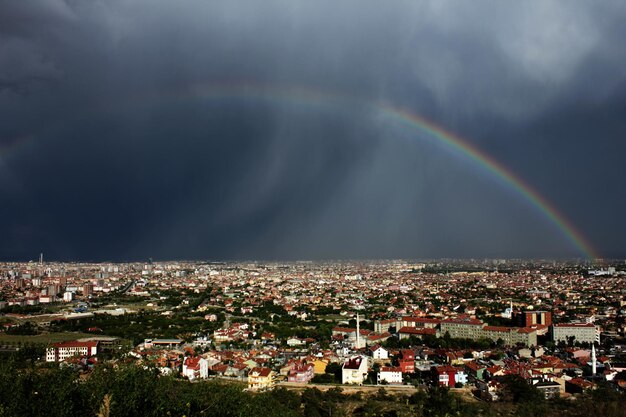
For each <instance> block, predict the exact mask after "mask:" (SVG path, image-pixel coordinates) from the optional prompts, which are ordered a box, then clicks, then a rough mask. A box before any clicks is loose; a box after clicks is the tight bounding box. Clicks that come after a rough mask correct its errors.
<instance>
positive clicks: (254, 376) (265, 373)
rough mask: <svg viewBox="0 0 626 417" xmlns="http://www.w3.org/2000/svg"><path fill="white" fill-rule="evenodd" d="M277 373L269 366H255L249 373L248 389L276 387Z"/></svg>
mask: <svg viewBox="0 0 626 417" xmlns="http://www.w3.org/2000/svg"><path fill="white" fill-rule="evenodd" d="M275 376H276V373H275V372H274V371H272V370H271V369H269V368H254V369H252V370H250V372H249V373H248V389H250V390H254V391H258V390H267V389H272V388H273V387H274V379H275Z"/></svg>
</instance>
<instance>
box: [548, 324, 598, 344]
mask: <svg viewBox="0 0 626 417" xmlns="http://www.w3.org/2000/svg"><path fill="white" fill-rule="evenodd" d="M572 337H573V338H574V339H573V340H574V342H581V343H582V342H587V343H594V342H595V343H600V332H599V331H598V329H597V327H596V326H595V325H594V324H592V323H560V324H554V325H553V326H552V340H554V341H555V342H560V341H564V342H567V341H568V339H571V338H572Z"/></svg>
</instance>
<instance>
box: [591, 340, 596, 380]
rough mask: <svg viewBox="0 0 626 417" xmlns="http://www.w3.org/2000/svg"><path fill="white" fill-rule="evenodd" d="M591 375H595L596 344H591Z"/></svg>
mask: <svg viewBox="0 0 626 417" xmlns="http://www.w3.org/2000/svg"><path fill="white" fill-rule="evenodd" d="M591 376H592V377H594V376H596V345H595V343H594V344H593V345H591Z"/></svg>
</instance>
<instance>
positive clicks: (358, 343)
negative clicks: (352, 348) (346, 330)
mask: <svg viewBox="0 0 626 417" xmlns="http://www.w3.org/2000/svg"><path fill="white" fill-rule="evenodd" d="M356 348H357V349H360V348H361V325H360V324H359V313H356Z"/></svg>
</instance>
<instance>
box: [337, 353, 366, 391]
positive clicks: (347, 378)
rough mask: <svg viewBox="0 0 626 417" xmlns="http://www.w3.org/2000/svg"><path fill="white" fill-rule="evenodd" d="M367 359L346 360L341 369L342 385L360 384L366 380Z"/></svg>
mask: <svg viewBox="0 0 626 417" xmlns="http://www.w3.org/2000/svg"><path fill="white" fill-rule="evenodd" d="M367 369H368V366H367V357H366V356H361V355H358V356H353V357H351V358H349V359H348V360H346V361H345V362H344V364H343V366H342V367H341V383H342V384H362V383H363V381H364V380H365V378H367Z"/></svg>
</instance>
